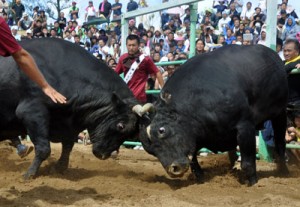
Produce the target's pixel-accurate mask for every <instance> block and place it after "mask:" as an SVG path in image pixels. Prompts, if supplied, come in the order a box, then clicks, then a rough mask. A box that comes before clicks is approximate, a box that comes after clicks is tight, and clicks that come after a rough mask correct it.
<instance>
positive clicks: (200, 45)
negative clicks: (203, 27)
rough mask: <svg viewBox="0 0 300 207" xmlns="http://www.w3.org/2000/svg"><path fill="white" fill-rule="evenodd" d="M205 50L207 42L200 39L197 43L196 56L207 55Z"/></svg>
mask: <svg viewBox="0 0 300 207" xmlns="http://www.w3.org/2000/svg"><path fill="white" fill-rule="evenodd" d="M204 48H205V42H204V41H203V40H202V39H198V40H197V41H196V55H199V54H203V53H206V52H207V51H206V50H204Z"/></svg>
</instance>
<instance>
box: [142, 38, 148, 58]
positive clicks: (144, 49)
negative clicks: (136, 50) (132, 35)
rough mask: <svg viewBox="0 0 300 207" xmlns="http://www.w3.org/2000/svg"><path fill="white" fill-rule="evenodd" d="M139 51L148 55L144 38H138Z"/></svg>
mask: <svg viewBox="0 0 300 207" xmlns="http://www.w3.org/2000/svg"><path fill="white" fill-rule="evenodd" d="M140 52H141V53H143V54H145V55H148V56H149V55H150V48H149V47H147V46H146V41H145V40H144V39H141V40H140Z"/></svg>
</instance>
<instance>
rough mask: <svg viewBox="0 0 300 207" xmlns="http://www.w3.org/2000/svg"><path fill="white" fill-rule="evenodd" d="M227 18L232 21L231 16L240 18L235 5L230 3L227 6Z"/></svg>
mask: <svg viewBox="0 0 300 207" xmlns="http://www.w3.org/2000/svg"><path fill="white" fill-rule="evenodd" d="M228 15H229V17H230V18H231V19H232V18H233V16H240V15H239V12H238V11H237V10H236V7H235V4H234V3H232V4H230V5H229V13H228Z"/></svg>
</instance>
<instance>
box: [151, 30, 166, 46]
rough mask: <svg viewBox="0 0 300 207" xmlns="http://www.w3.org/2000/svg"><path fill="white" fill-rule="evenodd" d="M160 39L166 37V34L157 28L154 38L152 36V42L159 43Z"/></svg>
mask: <svg viewBox="0 0 300 207" xmlns="http://www.w3.org/2000/svg"><path fill="white" fill-rule="evenodd" d="M160 39H164V35H163V34H161V32H160V31H159V30H156V31H155V32H154V36H153V38H152V43H153V44H156V43H159V40H160Z"/></svg>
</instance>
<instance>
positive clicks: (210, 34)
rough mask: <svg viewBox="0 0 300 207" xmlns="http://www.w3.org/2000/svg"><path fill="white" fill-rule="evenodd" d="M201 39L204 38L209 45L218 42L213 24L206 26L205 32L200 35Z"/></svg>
mask: <svg viewBox="0 0 300 207" xmlns="http://www.w3.org/2000/svg"><path fill="white" fill-rule="evenodd" d="M200 39H202V40H203V41H204V42H205V45H206V46H208V47H209V46H211V45H212V44H217V42H218V36H217V35H215V34H214V28H213V27H212V26H206V27H205V29H204V31H203V33H202V34H201V35H200Z"/></svg>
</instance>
